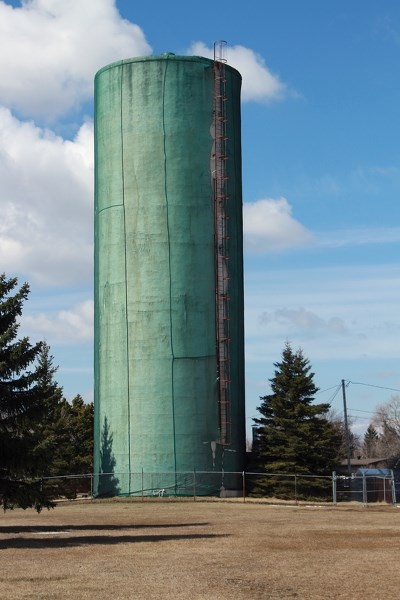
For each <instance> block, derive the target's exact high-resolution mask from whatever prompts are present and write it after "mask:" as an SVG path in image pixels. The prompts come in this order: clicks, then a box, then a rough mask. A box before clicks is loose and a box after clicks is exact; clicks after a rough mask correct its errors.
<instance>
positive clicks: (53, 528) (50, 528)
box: [0, 522, 209, 534]
mask: <svg viewBox="0 0 400 600" xmlns="http://www.w3.org/2000/svg"><path fill="white" fill-rule="evenodd" d="M207 525H209V523H207V522H205V523H161V524H154V525H153V524H146V523H144V524H141V523H136V524H132V525H129V524H127V525H111V524H110V525H107V524H104V523H102V524H101V525H99V524H98V523H93V524H90V523H89V524H85V525H0V534H2V533H66V532H70V531H123V530H129V529H149V528H152V529H167V528H169V529H171V528H173V527H176V528H179V527H206V526H207Z"/></svg>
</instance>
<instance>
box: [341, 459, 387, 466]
mask: <svg viewBox="0 0 400 600" xmlns="http://www.w3.org/2000/svg"><path fill="white" fill-rule="evenodd" d="M386 461H387V459H386V458H368V457H366V458H351V459H350V466H351V467H372V466H377V465H379V464H382V463H386ZM347 464H348V463H347V460H342V462H341V463H340V466H341V467H347Z"/></svg>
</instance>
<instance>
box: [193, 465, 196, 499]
mask: <svg viewBox="0 0 400 600" xmlns="http://www.w3.org/2000/svg"><path fill="white" fill-rule="evenodd" d="M193 502H196V469H194V471H193Z"/></svg>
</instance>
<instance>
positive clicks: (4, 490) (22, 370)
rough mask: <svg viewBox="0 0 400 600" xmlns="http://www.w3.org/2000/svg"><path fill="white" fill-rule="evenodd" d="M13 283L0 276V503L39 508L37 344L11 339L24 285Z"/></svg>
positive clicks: (47, 503) (42, 495)
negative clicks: (19, 285) (18, 286)
mask: <svg viewBox="0 0 400 600" xmlns="http://www.w3.org/2000/svg"><path fill="white" fill-rule="evenodd" d="M16 287H17V279H16V278H7V277H6V275H5V274H3V275H1V276H0V505H2V506H3V508H4V510H5V509H7V508H12V507H13V506H20V507H21V508H28V507H34V508H36V510H38V511H40V510H41V509H42V508H43V507H47V508H50V507H51V506H52V505H53V504H52V502H51V500H50V498H49V495H48V493H46V491H44V490H43V489H42V484H41V482H40V480H38V479H37V476H38V475H39V473H40V469H41V466H40V464H39V463H40V461H39V462H38V460H37V459H38V453H37V452H36V449H37V448H38V445H39V440H40V422H41V420H42V418H43V416H44V414H45V404H44V402H43V397H42V394H41V391H40V381H41V377H42V375H43V370H42V366H41V365H40V363H38V361H37V359H38V357H39V354H40V352H41V350H42V347H43V345H42V343H41V342H39V343H36V344H34V345H32V344H31V343H30V341H29V338H27V337H23V338H21V339H17V335H18V329H19V322H18V318H19V317H20V316H21V314H22V307H23V303H24V301H25V300H26V299H27V297H28V294H29V286H28V284H27V283H25V284H23V285H22V286H21V287H20V288H19V289H15V288H16Z"/></svg>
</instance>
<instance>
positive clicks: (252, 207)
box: [243, 198, 313, 254]
mask: <svg viewBox="0 0 400 600" xmlns="http://www.w3.org/2000/svg"><path fill="white" fill-rule="evenodd" d="M243 233H244V240H245V248H246V250H247V251H248V252H251V253H256V254H261V253H265V252H270V251H277V250H286V249H288V248H296V247H298V246H304V245H307V244H309V243H310V242H311V241H312V239H313V236H312V234H311V232H309V231H308V230H307V229H306V228H305V227H304V226H303V225H302V224H301V223H299V222H298V221H296V219H294V218H293V216H292V209H291V206H290V204H289V203H288V201H287V200H286V198H277V199H272V198H266V199H264V200H257V201H256V202H246V203H245V204H244V205H243Z"/></svg>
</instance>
